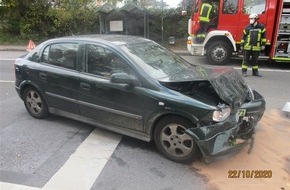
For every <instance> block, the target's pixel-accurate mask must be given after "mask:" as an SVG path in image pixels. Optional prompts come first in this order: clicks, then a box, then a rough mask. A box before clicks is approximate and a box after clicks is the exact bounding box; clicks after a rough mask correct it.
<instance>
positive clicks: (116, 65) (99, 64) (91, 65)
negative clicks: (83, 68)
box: [86, 45, 131, 78]
mask: <svg viewBox="0 0 290 190" xmlns="http://www.w3.org/2000/svg"><path fill="white" fill-rule="evenodd" d="M86 52H87V62H86V65H87V72H88V73H91V74H95V75H100V76H103V77H106V78H111V76H112V74H113V73H127V74H130V73H131V72H130V71H129V68H128V66H127V64H126V62H125V60H124V59H122V58H121V57H120V56H119V55H117V54H116V53H114V52H112V51H111V50H109V49H106V48H103V47H101V46H96V45H87V46H86Z"/></svg>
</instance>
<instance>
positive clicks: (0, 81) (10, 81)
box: [0, 80, 15, 190]
mask: <svg viewBox="0 0 290 190" xmlns="http://www.w3.org/2000/svg"><path fill="white" fill-rule="evenodd" d="M14 82H15V81H12V80H0V83H14ZM0 190H2V189H0Z"/></svg>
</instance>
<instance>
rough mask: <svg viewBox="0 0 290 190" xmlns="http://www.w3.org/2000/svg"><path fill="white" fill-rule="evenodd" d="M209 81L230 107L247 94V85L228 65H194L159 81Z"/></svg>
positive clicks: (234, 105)
mask: <svg viewBox="0 0 290 190" xmlns="http://www.w3.org/2000/svg"><path fill="white" fill-rule="evenodd" d="M205 80H207V81H209V83H210V84H211V85H212V86H213V88H214V89H215V91H216V93H217V94H218V96H219V98H220V99H221V100H223V101H225V102H226V103H228V104H229V105H231V106H232V107H236V106H238V105H237V104H239V103H241V102H243V101H244V100H245V98H246V96H247V92H248V87H247V85H246V83H245V81H244V79H243V78H242V77H241V75H239V74H238V73H237V71H235V70H234V69H233V68H229V67H201V66H194V67H192V69H189V70H188V71H186V72H182V73H176V74H175V75H171V76H169V77H167V78H163V79H162V80H160V82H161V83H167V82H168V83H174V82H186V81H205Z"/></svg>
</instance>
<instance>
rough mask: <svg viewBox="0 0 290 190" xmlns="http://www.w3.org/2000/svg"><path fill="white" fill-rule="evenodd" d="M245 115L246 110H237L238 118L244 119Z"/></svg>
mask: <svg viewBox="0 0 290 190" xmlns="http://www.w3.org/2000/svg"><path fill="white" fill-rule="evenodd" d="M246 113H247V110H246V109H239V110H238V116H240V117H244V116H245V115H246Z"/></svg>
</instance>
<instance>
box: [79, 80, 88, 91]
mask: <svg viewBox="0 0 290 190" xmlns="http://www.w3.org/2000/svg"><path fill="white" fill-rule="evenodd" d="M80 86H81V88H82V89H84V90H90V89H91V85H89V84H87V83H83V82H81V84H80Z"/></svg>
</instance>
